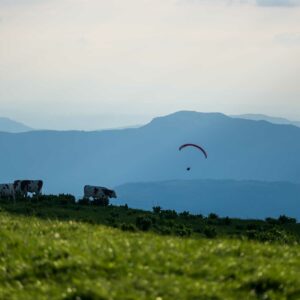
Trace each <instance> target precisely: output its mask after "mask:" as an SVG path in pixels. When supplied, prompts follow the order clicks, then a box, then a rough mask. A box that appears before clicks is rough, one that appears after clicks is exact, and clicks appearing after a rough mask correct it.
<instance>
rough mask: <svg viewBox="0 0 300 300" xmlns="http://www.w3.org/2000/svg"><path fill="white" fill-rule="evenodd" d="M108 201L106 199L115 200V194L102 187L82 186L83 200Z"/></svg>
mask: <svg viewBox="0 0 300 300" xmlns="http://www.w3.org/2000/svg"><path fill="white" fill-rule="evenodd" d="M90 198H93V200H96V199H108V198H117V195H116V192H115V191H113V190H110V189H108V188H106V187H102V186H92V185H85V186H84V199H90Z"/></svg>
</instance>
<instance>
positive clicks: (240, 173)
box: [0, 111, 300, 208]
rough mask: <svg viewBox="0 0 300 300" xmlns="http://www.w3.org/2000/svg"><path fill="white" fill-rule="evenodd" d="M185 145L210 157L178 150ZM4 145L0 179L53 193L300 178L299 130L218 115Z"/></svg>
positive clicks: (4, 139)
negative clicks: (29, 181)
mask: <svg viewBox="0 0 300 300" xmlns="http://www.w3.org/2000/svg"><path fill="white" fill-rule="evenodd" d="M187 142H193V143H196V144H200V145H202V146H203V147H204V148H205V149H206V150H207V152H208V159H205V158H204V157H203V155H202V154H201V153H200V152H197V151H192V150H191V149H186V150H187V151H181V152H180V151H178V147H179V146H180V145H181V144H183V143H187ZM0 149H1V156H0V164H1V174H0V181H1V182H9V181H12V180H14V179H16V178H41V179H43V180H44V182H45V185H44V186H45V188H44V191H45V192H47V193H73V194H75V195H78V196H80V195H82V189H83V185H85V184H96V185H106V186H110V187H113V186H120V185H122V184H125V183H128V182H151V181H156V182H160V181H168V180H176V181H181V180H183V181H187V180H203V179H207V178H210V179H214V180H219V181H220V180H221V181H222V180H237V181H249V180H255V181H267V182H271V181H276V182H281V181H284V182H286V181H289V182H292V183H300V160H299V153H300V128H298V127H296V126H293V125H284V124H272V123H270V122H267V121H264V120H261V121H254V120H247V119H242V118H231V117H228V116H226V115H224V114H220V113H199V112H191V111H181V112H177V113H174V114H171V115H167V116H164V117H159V118H155V119H153V120H152V121H151V122H150V123H149V124H147V125H145V126H141V127H139V128H130V129H123V130H106V131H94V132H84V131H31V132H24V133H4V132H1V133H0ZM193 150H195V149H193ZM187 167H191V171H190V172H187V171H186V168H187ZM283 201H284V200H283ZM170 208H171V207H170Z"/></svg>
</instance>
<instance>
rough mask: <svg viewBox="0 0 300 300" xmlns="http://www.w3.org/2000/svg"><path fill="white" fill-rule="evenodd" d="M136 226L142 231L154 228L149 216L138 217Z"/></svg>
mask: <svg viewBox="0 0 300 300" xmlns="http://www.w3.org/2000/svg"><path fill="white" fill-rule="evenodd" d="M135 224H136V227H137V228H139V229H140V230H143V231H148V230H149V229H150V228H151V226H152V220H151V218H149V217H147V216H138V217H137V218H136V222H135Z"/></svg>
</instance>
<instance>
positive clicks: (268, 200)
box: [114, 179, 300, 220]
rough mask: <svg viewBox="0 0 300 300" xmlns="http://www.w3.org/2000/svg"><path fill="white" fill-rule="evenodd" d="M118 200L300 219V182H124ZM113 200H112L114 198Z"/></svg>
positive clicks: (139, 205) (204, 211) (238, 215)
mask: <svg viewBox="0 0 300 300" xmlns="http://www.w3.org/2000/svg"><path fill="white" fill-rule="evenodd" d="M116 190H117V193H118V196H119V198H118V199H117V200H116V203H117V204H122V205H124V204H128V205H129V207H135V208H141V209H147V210H151V209H152V207H153V206H160V207H162V208H163V209H169V208H172V209H174V210H176V211H179V212H182V211H189V212H192V213H194V214H203V215H208V214H209V213H211V212H214V213H217V214H218V215H220V216H222V217H226V216H229V217H233V218H235V217H236V218H246V219H256V218H259V219H264V218H266V217H274V218H278V217H279V216H280V215H283V214H285V215H288V216H291V217H294V218H297V219H298V220H299V219H300V205H299V201H300V199H299V195H300V184H294V183H289V182H262V181H252V180H249V181H248V180H244V181H236V180H206V179H202V180H201V179H200V180H170V181H162V182H139V183H127V184H124V185H121V186H118V187H117V188H116ZM114 202H115V201H114Z"/></svg>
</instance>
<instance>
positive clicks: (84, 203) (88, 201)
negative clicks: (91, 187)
mask: <svg viewBox="0 0 300 300" xmlns="http://www.w3.org/2000/svg"><path fill="white" fill-rule="evenodd" d="M78 204H79V205H90V204H91V201H90V199H87V198H83V199H80V200H78Z"/></svg>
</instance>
